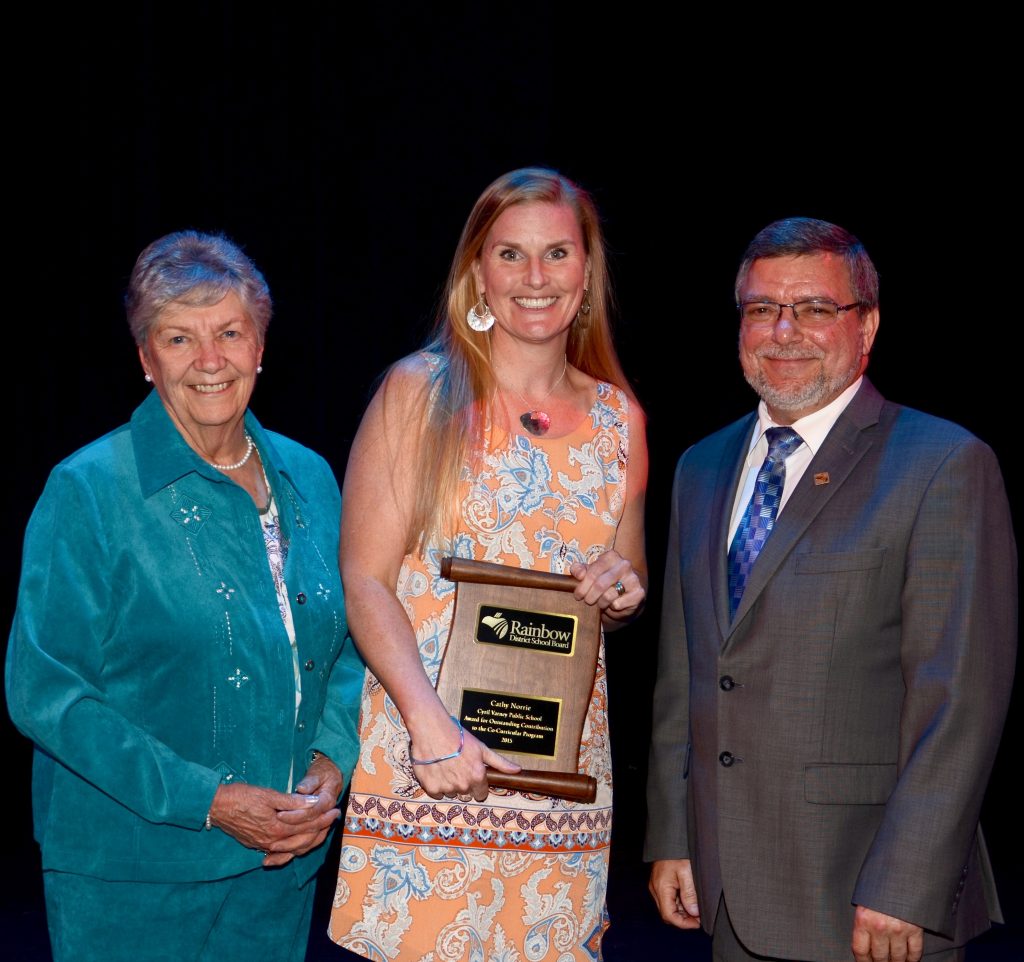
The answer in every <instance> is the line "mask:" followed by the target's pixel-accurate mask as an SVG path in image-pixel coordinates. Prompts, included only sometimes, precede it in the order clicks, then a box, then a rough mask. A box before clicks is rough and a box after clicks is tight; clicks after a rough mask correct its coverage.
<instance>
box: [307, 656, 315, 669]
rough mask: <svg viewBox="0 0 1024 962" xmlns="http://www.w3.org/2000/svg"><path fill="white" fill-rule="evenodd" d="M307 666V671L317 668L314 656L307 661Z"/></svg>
mask: <svg viewBox="0 0 1024 962" xmlns="http://www.w3.org/2000/svg"><path fill="white" fill-rule="evenodd" d="M305 667H306V671H312V670H313V669H314V668H316V662H315V661H313V659H312V658H310V659H309V661H307V662H306V666H305Z"/></svg>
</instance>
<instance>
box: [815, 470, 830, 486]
mask: <svg viewBox="0 0 1024 962" xmlns="http://www.w3.org/2000/svg"><path fill="white" fill-rule="evenodd" d="M814 483H815V484H828V471H819V472H818V473H817V474H816V475H815V476H814Z"/></svg>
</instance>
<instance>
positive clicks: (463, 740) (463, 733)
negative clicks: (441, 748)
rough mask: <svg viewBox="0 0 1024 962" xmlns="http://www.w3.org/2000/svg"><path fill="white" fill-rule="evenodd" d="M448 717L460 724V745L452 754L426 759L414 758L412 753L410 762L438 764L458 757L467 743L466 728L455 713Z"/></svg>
mask: <svg viewBox="0 0 1024 962" xmlns="http://www.w3.org/2000/svg"><path fill="white" fill-rule="evenodd" d="M448 717H449V718H451V720H452V721H453V722H455V724H456V725H458V726H459V747H458V748H457V749H456V750H455V751H453V752H452V753H451V754H450V755H441V756H439V757H438V758H428V759H426V760H424V759H420V758H413V757H412V755H411V754H410V755H409V761H410V762H412V763H413V764H414V765H436V764H437V763H438V762H447V761H449V760H450V759H452V758H458V757H459V756H460V755H461V754H462V747H463V745H465V744H466V730H465V729H464V728H463V727H462V722H460V721H459V720H458V719H457V718H456V717H455V716H454V715H449V716H448Z"/></svg>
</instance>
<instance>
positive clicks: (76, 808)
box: [6, 392, 363, 882]
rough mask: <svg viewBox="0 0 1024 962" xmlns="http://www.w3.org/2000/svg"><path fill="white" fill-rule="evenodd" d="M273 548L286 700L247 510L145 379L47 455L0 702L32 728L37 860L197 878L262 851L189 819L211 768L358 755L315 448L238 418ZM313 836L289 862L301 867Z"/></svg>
mask: <svg viewBox="0 0 1024 962" xmlns="http://www.w3.org/2000/svg"><path fill="white" fill-rule="evenodd" d="M245 424H246V428H247V430H248V431H249V433H250V434H251V435H252V437H253V440H254V441H255V442H256V446H257V449H258V451H259V454H260V457H261V458H262V460H263V464H264V467H265V469H266V472H267V476H268V478H269V480H270V485H271V488H272V489H273V492H274V496H275V498H276V501H277V506H278V508H279V510H280V519H281V527H282V532H283V536H284V537H285V538H286V539H287V541H288V543H289V549H288V556H287V560H286V563H285V581H286V583H287V585H288V590H289V592H290V595H291V609H292V615H293V620H294V624H295V634H296V641H297V645H298V651H299V665H300V674H301V684H302V703H301V707H300V710H299V713H298V718H296V713H295V672H294V662H293V658H292V652H291V647H290V645H289V641H288V636H287V633H286V632H285V628H284V625H283V623H282V621H281V616H280V614H279V610H278V603H277V596H276V594H275V591H274V583H273V579H272V576H271V572H270V567H269V565H268V563H267V554H266V549H265V546H264V541H263V534H262V530H261V527H260V522H259V515H258V512H257V509H256V506H255V505H254V504H253V502H252V499H251V498H250V497H249V495H248V494H247V493H246V492H245V491H244V490H242V488H240V487H238V486H237V485H235V484H234V483H232V482H231V481H230V480H228V478H227V477H226V476H225V475H223V474H221V473H220V472H219V471H217V470H215V469H213V468H211V467H210V466H209V465H208V464H206V463H205V462H204V461H203V460H202V459H201V458H200V457H199V456H198V455H196V454H195V452H193V451H192V449H191V448H190V447H189V446H188V445H187V444H186V443H185V441H184V439H183V438H182V437H181V435H180V434H179V433H178V431H177V429H176V428H175V427H174V425H173V424H172V422H171V420H170V418H169V417H168V415H167V413H166V411H165V409H164V406H163V404H162V403H161V401H160V399H159V397H158V396H157V394H156V392H153V393H152V394H150V396H149V397H148V398H147V399H146V400H145V401H144V402H143V403H142V404H141V405H140V406H139V407H138V409H137V410H136V411H135V413H134V414H133V415H132V419H131V423H130V424H127V425H124V426H122V427H121V428H118V429H117V430H116V431H113V432H112V433H110V434H108V435H106V436H105V437H103V438H100V439H99V440H98V441H95V442H93V443H92V444H90V445H88V446H87V447H85V448H83V449H82V450H80V451H78V452H77V453H76V454H74V455H72V456H71V457H70V458H68V459H67V460H65V461H63V462H62V463H61V464H59V465H58V466H57V467H56V468H55V469H54V470H53V472H52V474H51V475H50V478H49V481H48V482H47V485H46V489H45V491H44V492H43V495H42V497H41V498H40V500H39V503H38V504H37V505H36V508H35V511H34V512H33V514H32V518H31V520H30V522H29V526H28V532H27V534H26V537H25V551H24V557H23V564H22V576H21V585H20V589H19V593H18V607H17V612H16V614H15V620H14V627H13V630H12V632H11V639H10V645H9V648H8V655H7V679H6V680H7V701H8V706H9V710H10V713H11V717H12V719H13V720H14V723H15V724H16V725H17V726H18V728H19V729H20V730H21V731H22V732H23V733H24V734H25V735H27V736H28V737H29V738H31V739H32V740H33V741H34V742H35V744H36V752H35V762H34V768H33V809H34V817H35V832H36V839H37V840H38V842H39V844H40V846H41V849H42V858H43V868H44V869H57V870H60V871H67V872H75V873H79V874H84V875H92V876H96V877H98V878H104V879H109V880H135V881H198V880H203V879H213V878H223V877H226V876H229V875H235V874H238V873H240V872H244V871H247V870H248V869H252V868H255V867H256V866H258V865H259V864H260V862H261V856H260V854H259V853H258V852H255V851H252V850H250V849H246V848H244V847H243V846H242V845H241V844H239V843H238V842H236V841H235V840H234V839H233V838H232V837H231V836H229V835H227V834H225V833H223V832H221V831H219V830H217V829H214V830H212V831H205V830H204V821H205V818H206V813H207V811H208V810H209V808H210V803H211V802H212V800H213V796H214V793H215V792H216V790H217V786H218V785H219V784H220V783H221V782H230V781H232V780H239V779H240V780H243V781H245V782H247V783H250V784H254V785H261V786H269V787H271V788H275V789H277V790H279V791H288V790H289V775H290V773H292V772H294V780H295V781H298V780H299V779H300V778H301V777H302V775H303V774H304V773H305V771H306V768H307V767H308V765H309V761H310V752H311V751H312V750H313V749H316V750H318V751H321V752H323V753H324V754H326V755H328V756H330V758H331V759H333V760H334V762H335V763H336V764H337V765H338V767H339V768H341V770H342V772H343V773H344V774H345V776H346V781H347V778H348V775H349V774H350V773H351V770H352V766H353V764H354V763H355V758H356V750H357V739H356V721H357V714H358V707H359V706H358V702H359V698H360V691H361V685H362V678H363V665H362V662H361V660H360V659H359V656H358V654H357V653H356V650H355V648H354V646H353V643H352V640H351V638H350V636H349V634H348V628H347V623H346V620H345V606H344V601H343V598H342V589H341V580H340V576H339V574H338V563H337V557H338V526H339V521H340V515H341V499H340V495H339V492H338V485H337V482H336V481H335V479H334V475H333V473H332V472H331V469H330V467H329V466H328V465H327V463H326V462H325V461H324V460H323V459H322V458H321V457H320V456H319V455H317V454H315V453H314V452H312V451H310V450H309V449H307V448H304V447H302V446H301V445H299V444H296V443H295V442H294V441H290V440H288V439H287V438H285V437H282V436H281V435H279V434H273V433H271V432H269V431H264V430H263V429H262V428H261V427H260V425H259V423H258V422H257V421H256V419H255V418H254V417H253V416H252V415H251V414H250V413H247V414H246V417H245ZM325 849H326V845H321V846H320V847H319V848H318V849H315V850H314V851H312V852H310V853H308V854H307V855H305V856H303V857H301V858H297V859H295V860H294V862H293V863H292V866H293V870H294V871H295V872H296V875H297V881H299V882H304V881H305V880H306V879H308V878H310V877H311V876H312V875H313V874H314V873H315V872H316V870H317V868H318V867H319V866H320V864H321V862H322V861H323V857H324V851H325Z"/></svg>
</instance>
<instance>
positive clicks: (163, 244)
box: [124, 230, 273, 347]
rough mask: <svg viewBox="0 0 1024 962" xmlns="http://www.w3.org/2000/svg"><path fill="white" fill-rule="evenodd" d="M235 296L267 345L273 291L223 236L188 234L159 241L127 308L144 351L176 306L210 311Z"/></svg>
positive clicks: (136, 271)
mask: <svg viewBox="0 0 1024 962" xmlns="http://www.w3.org/2000/svg"><path fill="white" fill-rule="evenodd" d="M232 291H233V292H234V293H235V294H237V295H238V299H239V300H240V301H241V302H242V307H243V308H245V312H246V313H247V314H248V315H249V320H250V321H252V323H253V325H254V326H255V328H256V333H257V335H258V336H259V339H260V342H261V343H262V342H263V339H264V336H265V335H266V332H267V325H268V324H269V323H270V315H271V313H272V310H273V305H272V303H271V300H270V288H269V287H267V282H266V281H265V280H264V278H263V275H262V274H261V273H260V272H259V270H257V268H256V265H255V264H254V263H253V262H252V261H251V260H250V259H249V257H247V256H246V255H245V254H243V253H242V249H241V248H240V247H239V246H238V245H237V244H235V243H233V242H232V241H230V240H228V239H227V238H226V237H224V236H223V235H222V234H203V233H200V232H199V231H194V230H186V231H178V232H177V233H174V234H167V235H166V236H164V237H161V238H160V239H159V240H155V241H153V243H152V244H150V245H149V246H148V247H147V248H146V249H145V250H144V251H143V252H142V253H141V254H139V259H138V260H137V261H136V262H135V267H134V268H133V269H132V275H131V278H130V279H129V281H128V291H127V292H126V293H125V297H124V306H125V310H126V311H127V314H128V326H129V327H130V328H131V332H132V337H134V338H135V343H136V344H138V345H139V346H140V347H142V346H144V345H145V343H146V337H147V335H148V334H149V329H150V328H151V327H152V326H153V322H154V321H155V320H156V319H157V317H159V316H160V312H161V311H163V310H164V309H165V308H166V307H167V306H168V305H170V304H186V305H188V306H190V307H208V306H210V305H211V304H217V303H219V302H220V301H221V300H223V298H224V297H226V296H227V295H228V294H229V293H231V292H232Z"/></svg>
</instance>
